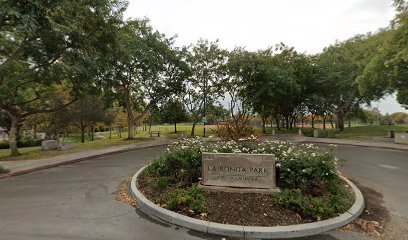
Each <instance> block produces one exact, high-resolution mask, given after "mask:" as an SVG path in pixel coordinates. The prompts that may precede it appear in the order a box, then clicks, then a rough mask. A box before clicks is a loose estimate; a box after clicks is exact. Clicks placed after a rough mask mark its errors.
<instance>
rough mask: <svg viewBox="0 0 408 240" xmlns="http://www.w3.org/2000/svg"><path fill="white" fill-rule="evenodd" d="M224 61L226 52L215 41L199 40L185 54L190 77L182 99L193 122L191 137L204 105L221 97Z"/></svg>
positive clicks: (203, 110) (203, 113)
mask: <svg viewBox="0 0 408 240" xmlns="http://www.w3.org/2000/svg"><path fill="white" fill-rule="evenodd" d="M226 61H227V52H226V51H225V50H223V49H221V48H220V47H219V46H218V42H217V41H215V42H209V41H208V40H203V39H200V40H199V41H198V42H197V43H196V44H195V45H194V46H192V47H191V49H190V51H189V52H188V53H187V63H188V64H189V67H190V70H191V73H192V75H191V77H189V78H188V81H187V83H186V91H185V96H184V98H183V99H184V102H185V104H186V106H187V109H188V111H189V112H190V114H191V116H192V120H193V126H192V128H191V136H194V130H195V127H196V124H197V123H198V121H199V120H200V119H201V118H202V117H203V116H205V106H206V104H208V103H210V102H213V101H214V99H216V98H217V97H219V96H220V95H221V91H220V82H222V80H223V79H225V78H226V77H225V68H224V66H225V64H226ZM204 120H205V119H204ZM204 133H205V130H204Z"/></svg>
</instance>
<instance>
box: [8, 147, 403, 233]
mask: <svg viewBox="0 0 408 240" xmlns="http://www.w3.org/2000/svg"><path fill="white" fill-rule="evenodd" d="M349 148H350V147H340V150H339V154H340V155H341V157H342V158H345V159H346V162H345V167H344V170H345V172H346V174H350V175H354V174H361V172H363V170H358V168H360V167H361V164H360V161H362V162H368V163H370V159H371V158H372V156H371V152H372V149H369V148H358V149H356V150H350V149H349ZM163 150H164V147H153V148H145V149H138V150H134V151H129V152H125V153H120V154H115V155H110V156H105V157H100V158H98V159H94V160H91V161H83V162H79V163H75V164H71V165H65V166H60V167H56V168H51V169H45V170H41V171H36V172H32V173H28V174H25V175H20V176H14V177H11V178H4V179H0V189H1V191H0V232H1V234H0V239H1V240H3V239H4V240H13V239H16V240H17V239H18V240H24V239H30V240H31V239H33V240H37V239H78V240H82V239H84V240H85V239H221V237H220V236H208V235H205V234H201V233H198V232H194V231H191V230H187V229H184V228H179V227H176V226H172V225H169V224H165V223H161V222H159V221H156V220H154V219H151V218H149V217H148V216H146V215H145V214H143V213H141V212H138V211H136V210H135V209H134V208H133V207H131V206H130V205H127V204H124V203H121V202H117V201H116V200H115V192H116V191H117V190H118V188H119V185H120V183H121V181H122V180H124V179H129V178H130V177H131V176H132V175H133V174H134V173H135V172H136V171H137V170H138V169H139V168H140V167H142V166H144V165H145V164H147V163H148V162H149V161H151V160H152V159H153V158H154V156H156V155H157V154H159V153H160V152H161V151H163ZM388 151H389V150H383V149H380V150H379V152H377V153H376V155H377V157H376V159H377V160H375V161H379V160H378V159H380V158H381V156H382V157H384V158H385V159H387V156H388V155H389V152H388ZM348 152H350V153H351V154H352V155H350V156H348V155H346V154H347V153H348ZM405 154H406V153H405V152H403V153H399V152H395V156H393V159H394V161H395V162H392V164H391V165H392V166H396V167H398V168H401V170H404V169H406V166H405V165H404V160H406V155H405ZM383 163H384V162H378V164H383ZM378 164H377V165H378ZM363 167H364V164H363ZM369 171H370V172H369V173H364V174H363V175H362V176H363V177H361V179H360V178H359V179H358V180H359V181H361V183H360V184H362V183H363V180H364V179H365V178H367V182H368V183H369V182H370V181H373V182H374V183H375V184H378V185H379V186H382V184H383V182H385V184H386V185H385V186H383V188H384V189H385V188H388V190H386V191H387V192H386V193H387V194H391V195H392V194H394V193H397V192H399V188H400V187H401V185H402V183H401V184H399V185H398V184H393V182H387V180H386V179H392V180H390V181H397V180H398V179H393V175H395V173H394V172H392V171H391V172H387V171H390V170H389V169H383V168H382V167H375V168H374V167H373V169H369ZM375 175H378V176H379V175H382V176H381V177H378V178H377V179H375V178H374V176H375ZM369 176H372V178H369ZM356 177H357V176H356ZM400 177H401V178H402V179H399V180H400V181H403V182H405V183H406V182H408V181H407V180H408V177H405V178H404V176H403V175H401V176H400ZM364 183H366V182H364ZM388 184H390V185H391V186H388ZM398 198H401V201H408V199H407V196H406V195H405V194H403V195H398V196H390V197H389V198H387V199H385V201H386V202H387V203H386V204H387V206H392V205H393V204H394V205H398V206H399V208H398V209H397V208H396V211H400V210H401V209H402V211H404V208H403V206H400V205H399V204H398V202H394V201H395V200H396V199H398ZM300 239H308V240H309V239H310V240H312V239H316V240H338V239H347V240H354V239H355V240H357V239H358V240H367V239H369V238H367V237H365V236H362V235H360V234H357V233H354V232H347V231H331V232H328V233H327V234H322V235H319V236H314V237H308V238H300Z"/></svg>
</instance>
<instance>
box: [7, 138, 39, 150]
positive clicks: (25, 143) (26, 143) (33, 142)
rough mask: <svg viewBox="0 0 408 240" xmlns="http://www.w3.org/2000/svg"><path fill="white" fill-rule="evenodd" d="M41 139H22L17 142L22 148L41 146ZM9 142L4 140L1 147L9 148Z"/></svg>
mask: <svg viewBox="0 0 408 240" xmlns="http://www.w3.org/2000/svg"><path fill="white" fill-rule="evenodd" d="M41 141H42V140H41V139H24V140H21V141H19V142H18V143H17V146H18V147H20V148H22V147H37V146H41ZM9 148H10V147H9V143H8V142H2V143H0V149H9Z"/></svg>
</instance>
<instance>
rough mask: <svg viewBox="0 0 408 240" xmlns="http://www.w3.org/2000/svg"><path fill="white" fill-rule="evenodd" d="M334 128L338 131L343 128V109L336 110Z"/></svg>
mask: <svg viewBox="0 0 408 240" xmlns="http://www.w3.org/2000/svg"><path fill="white" fill-rule="evenodd" d="M336 117H337V119H336V128H337V129H339V130H340V131H343V130H344V113H343V111H341V110H340V111H337V112H336Z"/></svg>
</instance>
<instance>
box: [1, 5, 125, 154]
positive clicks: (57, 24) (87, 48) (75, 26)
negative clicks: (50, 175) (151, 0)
mask: <svg viewBox="0 0 408 240" xmlns="http://www.w3.org/2000/svg"><path fill="white" fill-rule="evenodd" d="M125 6H126V4H124V3H123V2H121V1H117V0H102V1H91V0H85V1H79V2H78V1H70V0H57V1H39V0H34V1H19V0H17V1H14V0H8V1H2V3H1V7H0V45H1V46H2V47H1V51H0V108H1V109H2V110H4V111H5V112H6V113H7V114H8V115H9V116H10V120H11V126H10V133H9V135H10V138H9V144H10V149H11V155H19V152H18V149H17V139H16V136H17V133H18V131H17V128H18V126H19V125H20V124H21V123H22V122H23V121H24V119H26V118H27V117H29V116H32V115H35V114H39V113H46V112H53V111H57V110H60V109H62V108H64V107H66V106H68V105H70V104H72V103H73V102H74V101H75V100H76V99H77V98H76V96H75V95H78V94H80V93H81V92H83V91H84V90H87V89H89V88H90V87H91V86H93V85H92V84H90V82H91V81H92V80H94V74H95V73H96V68H97V61H95V60H96V59H97V55H96V54H97V53H100V52H102V51H105V50H106V49H105V47H106V46H107V45H108V43H109V42H110V40H111V39H112V36H113V35H112V31H111V29H112V26H113V25H115V24H117V23H118V22H119V21H121V18H122V12H123V10H124V8H125ZM56 85H65V86H66V87H67V91H69V92H71V93H72V95H73V97H72V99H71V100H70V101H69V102H67V103H66V104H64V105H61V106H58V107H56V108H51V107H50V106H49V104H48V101H47V99H48V97H49V93H50V92H52V91H53V90H54V88H55V87H56ZM34 106H36V107H34ZM37 106H38V107H37Z"/></svg>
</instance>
